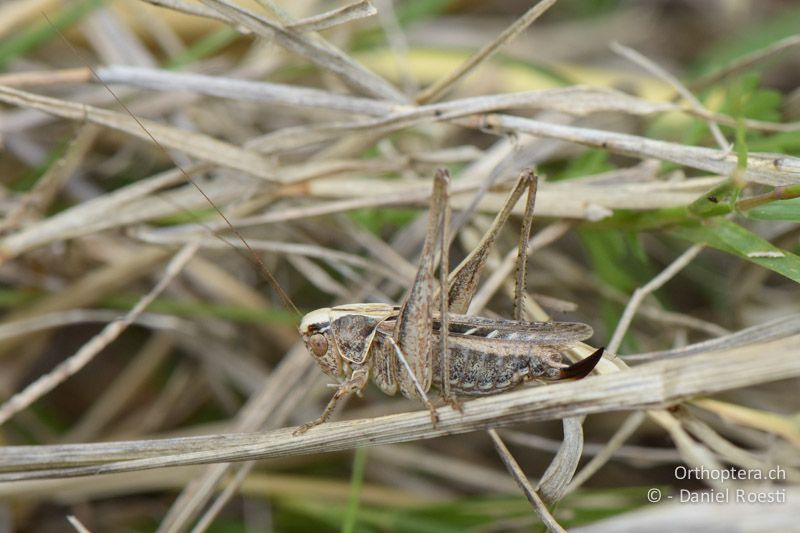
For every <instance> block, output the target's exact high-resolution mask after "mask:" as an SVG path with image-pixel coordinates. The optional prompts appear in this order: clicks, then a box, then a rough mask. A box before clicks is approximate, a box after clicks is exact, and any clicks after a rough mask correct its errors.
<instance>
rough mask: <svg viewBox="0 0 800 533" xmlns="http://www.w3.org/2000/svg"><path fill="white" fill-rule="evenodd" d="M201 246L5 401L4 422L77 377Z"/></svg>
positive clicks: (190, 248)
mask: <svg viewBox="0 0 800 533" xmlns="http://www.w3.org/2000/svg"><path fill="white" fill-rule="evenodd" d="M197 248H198V247H197V245H186V246H185V247H184V248H183V249H181V250H180V251H179V252H178V253H177V254H176V255H175V257H173V258H172V260H171V261H170V262H169V264H167V267H166V270H165V272H164V275H163V277H162V278H161V279H159V281H158V283H156V285H155V286H154V287H153V288H152V289H151V290H150V291H149V292H148V293H147V294H146V295H144V296H143V297H142V298H140V299H139V301H138V302H136V305H134V306H133V307H132V308H131V310H130V311H128V312H127V313H126V314H125V315H124V316H123V317H121V318H119V319H117V320H115V321H114V322H111V323H110V324H108V325H107V326H106V327H105V328H103V331H101V332H100V333H98V334H97V335H96V336H95V337H93V338H92V339H91V340H90V341H89V342H87V343H86V344H84V345H83V346H82V347H81V349H80V350H78V351H77V352H76V353H75V354H74V355H72V356H70V357H68V358H67V359H65V360H64V361H63V362H62V363H60V364H59V365H58V366H56V367H55V368H54V369H53V370H52V371H50V372H49V373H47V374H44V375H43V376H41V377H39V378H38V379H36V380H35V381H34V382H33V383H31V384H30V385H28V386H27V387H25V388H24V389H23V390H22V391H20V392H18V393H17V394H15V395H14V396H12V397H11V398H9V399H8V400H6V401H5V402H4V403H3V404H1V405H0V424H3V423H4V422H6V421H7V420H8V419H9V418H11V417H12V416H14V415H15V414H16V413H18V412H20V411H22V410H23V409H25V408H26V407H29V406H30V405H31V404H32V403H33V402H35V401H36V400H38V399H39V398H41V397H42V396H44V395H45V394H47V393H48V392H50V391H51V390H53V389H54V388H56V387H57V386H58V385H59V384H60V383H62V382H63V381H65V380H66V379H68V378H69V377H71V376H73V375H74V374H75V373H77V372H78V371H80V370H81V369H82V368H83V367H84V366H86V365H87V364H88V363H89V362H90V361H91V360H92V359H94V357H95V356H96V355H97V354H98V353H100V351H101V350H103V348H105V347H106V346H108V345H109V344H110V343H112V342H113V341H114V340H115V339H116V338H117V337H119V335H120V334H121V333H122V332H123V331H124V330H125V329H126V328H127V327H128V326H130V325H131V324H132V323H133V322H134V321H135V320H136V318H137V317H138V316H139V315H141V314H142V312H143V311H144V310H145V309H146V308H147V306H148V305H150V304H151V303H152V302H153V300H155V299H156V297H157V296H158V295H159V294H161V292H162V291H163V290H164V289H165V288H166V287H167V285H169V284H170V283H171V282H172V280H173V279H174V278H175V277H176V276H177V275H178V274H179V273H180V271H181V269H182V268H183V266H184V265H185V264H186V263H187V262H188V261H189V260H190V259H191V258H192V256H193V255H194V254H195V252H197Z"/></svg>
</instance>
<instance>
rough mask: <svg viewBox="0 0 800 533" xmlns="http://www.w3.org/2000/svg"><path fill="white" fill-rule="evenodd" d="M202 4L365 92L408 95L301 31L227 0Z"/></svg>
mask: <svg viewBox="0 0 800 533" xmlns="http://www.w3.org/2000/svg"><path fill="white" fill-rule="evenodd" d="M201 1H202V3H203V4H205V5H206V6H209V7H211V8H212V9H214V10H216V11H218V12H220V13H222V14H224V15H225V16H227V17H229V18H230V19H231V20H234V21H236V22H237V23H238V24H241V25H242V26H244V27H246V28H248V29H249V30H251V31H252V32H253V33H255V34H256V35H260V36H261V37H264V38H266V39H270V40H273V39H274V40H275V41H276V42H277V43H278V44H280V45H281V46H283V47H284V48H286V49H287V50H289V51H291V52H294V53H296V54H298V55H300V56H302V57H304V58H305V59H307V60H309V61H311V62H312V63H315V64H317V65H319V66H320V67H322V68H324V69H326V70H330V71H331V72H334V73H336V74H338V75H339V76H341V77H342V79H343V80H345V81H346V82H347V83H349V84H351V85H352V86H353V87H355V88H356V89H358V90H360V91H362V92H364V93H365V94H368V95H372V96H375V97H378V98H382V99H386V100H389V101H393V102H403V101H405V100H406V98H405V97H404V96H403V95H402V94H401V93H400V92H399V91H398V90H397V89H395V88H394V87H392V85H391V84H389V83H388V82H387V81H386V80H384V79H383V78H381V77H379V76H377V75H375V74H374V73H372V72H370V71H369V70H367V69H366V68H364V67H363V66H362V65H360V64H358V63H356V62H355V61H354V60H353V59H352V58H350V57H349V56H347V55H346V54H343V53H342V52H341V51H340V50H338V49H336V48H334V47H333V46H332V45H327V46H321V45H319V44H317V43H316V42H315V41H312V40H310V39H307V38H305V37H304V36H303V35H302V34H299V33H296V32H294V31H291V30H288V29H285V28H283V27H282V26H280V25H278V24H275V23H273V22H271V21H269V20H267V19H265V18H264V17H261V16H259V15H257V14H255V13H253V12H251V11H246V10H244V9H242V8H241V7H238V6H236V5H234V4H231V3H229V2H227V1H225V0H201Z"/></svg>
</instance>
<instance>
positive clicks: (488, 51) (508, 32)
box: [416, 0, 556, 103]
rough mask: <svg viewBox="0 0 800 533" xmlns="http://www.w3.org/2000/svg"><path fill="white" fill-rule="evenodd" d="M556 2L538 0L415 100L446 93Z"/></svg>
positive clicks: (428, 99)
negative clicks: (495, 36)
mask: <svg viewBox="0 0 800 533" xmlns="http://www.w3.org/2000/svg"><path fill="white" fill-rule="evenodd" d="M555 3H556V0H540V1H539V2H538V3H537V4H536V5H534V6H533V7H532V8H530V9H529V10H528V11H527V12H526V13H525V14H524V15H522V16H521V17H519V18H517V19H516V20H514V22H513V23H512V24H511V25H510V26H509V27H508V28H506V29H505V30H504V31H503V32H502V33H501V34H500V35H498V36H497V38H495V39H494V40H493V41H492V42H490V43H488V44H486V45H485V46H484V47H483V48H481V49H480V50H479V51H478V52H476V53H475V54H474V55H473V56H471V57H470V58H469V59H468V60H466V61H465V62H464V63H462V64H461V65H460V66H459V67H458V68H457V69H456V70H455V71H454V72H452V73H450V74H448V75H447V76H445V77H444V78H442V79H440V80H439V81H437V82H436V83H435V84H433V85H431V86H430V87H428V88H426V89H425V90H424V91H422V92H420V93H419V94H418V95H417V98H416V100H417V102H419V103H426V102H431V101H433V100H438V99H439V98H440V97H441V96H442V95H443V94H444V93H446V92H447V91H448V90H449V89H450V88H451V87H452V86H453V85H454V84H456V83H457V82H458V81H459V80H461V79H462V78H463V77H464V76H466V75H467V74H468V73H469V72H470V71H472V70H473V69H475V67H477V66H478V65H480V64H481V63H482V62H483V61H486V60H487V59H488V58H489V57H491V56H492V54H494V53H495V52H496V51H497V49H498V48H500V47H501V46H503V45H504V44H505V43H507V42H508V41H510V40H511V39H513V38H514V37H516V36H517V35H519V34H520V33H521V32H522V31H524V30H525V28H527V27H528V26H530V25H531V24H532V23H533V21H535V20H536V19H537V18H539V17H540V16H542V14H544V12H545V11H547V10H548V9H550V7H551V6H552V5H553V4H555Z"/></svg>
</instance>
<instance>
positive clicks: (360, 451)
mask: <svg viewBox="0 0 800 533" xmlns="http://www.w3.org/2000/svg"><path fill="white" fill-rule="evenodd" d="M366 464H367V449H366V448H356V451H355V455H354V456H353V475H352V477H351V479H350V497H349V498H348V499H347V509H346V511H345V515H344V523H343V524H342V533H353V531H355V529H356V520H357V519H358V501H359V499H360V497H361V487H362V486H363V485H364V467H365V466H366Z"/></svg>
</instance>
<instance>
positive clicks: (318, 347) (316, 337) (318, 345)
mask: <svg viewBox="0 0 800 533" xmlns="http://www.w3.org/2000/svg"><path fill="white" fill-rule="evenodd" d="M308 347H309V348H310V349H311V351H312V352H313V353H314V355H316V356H317V357H322V356H323V355H325V354H326V353H328V339H326V338H325V335H323V334H322V333H315V334H313V335H311V337H310V338H309V339H308Z"/></svg>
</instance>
